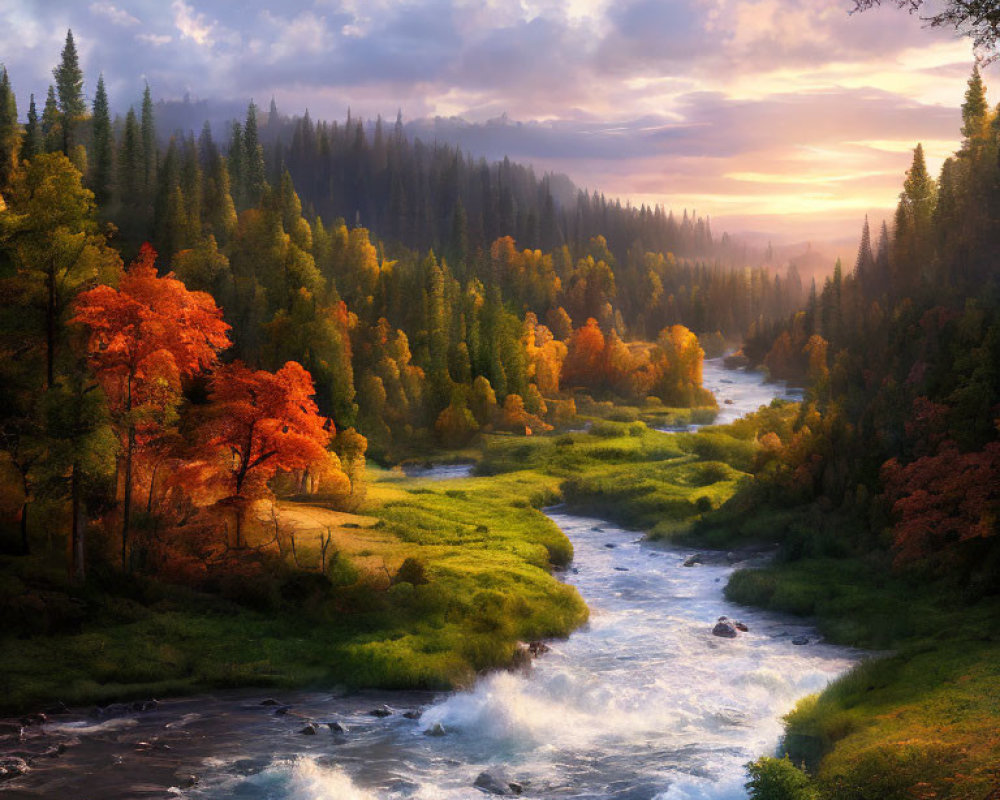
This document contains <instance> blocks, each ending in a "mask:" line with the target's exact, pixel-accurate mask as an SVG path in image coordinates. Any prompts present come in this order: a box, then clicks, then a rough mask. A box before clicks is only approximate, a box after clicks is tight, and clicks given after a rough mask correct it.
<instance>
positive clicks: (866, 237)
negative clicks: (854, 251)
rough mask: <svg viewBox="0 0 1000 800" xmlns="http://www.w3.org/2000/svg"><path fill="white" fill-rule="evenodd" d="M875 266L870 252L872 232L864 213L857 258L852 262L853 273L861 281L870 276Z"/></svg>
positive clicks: (873, 257)
mask: <svg viewBox="0 0 1000 800" xmlns="http://www.w3.org/2000/svg"><path fill="white" fill-rule="evenodd" d="M874 268H875V256H874V255H873V254H872V232H871V228H870V227H869V226H868V215H867V214H866V215H865V224H864V226H863V227H862V228H861V244H860V245H858V259H857V261H856V262H855V263H854V274H855V275H856V276H857V277H858V278H859V279H860V280H862V281H867V280H869V279H870V278H871V275H872V271H873V269H874Z"/></svg>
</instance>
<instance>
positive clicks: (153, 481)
mask: <svg viewBox="0 0 1000 800" xmlns="http://www.w3.org/2000/svg"><path fill="white" fill-rule="evenodd" d="M159 468H160V465H159V464H155V465H154V466H153V475H152V477H150V479H149V496H148V497H147V498H146V513H147V514H152V513H153V489H154V488H155V487H156V472H157V470H159Z"/></svg>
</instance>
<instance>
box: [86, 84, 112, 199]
mask: <svg viewBox="0 0 1000 800" xmlns="http://www.w3.org/2000/svg"><path fill="white" fill-rule="evenodd" d="M93 137H94V139H93V153H94V155H93V159H94V168H93V172H92V174H91V180H90V184H91V189H92V190H93V192H94V199H95V200H97V203H98V205H104V204H106V203H107V202H108V201H109V200H110V199H111V189H112V180H113V176H114V163H113V155H112V147H113V138H112V134H111V115H110V112H109V110H108V94H107V91H106V90H105V88H104V75H101V76H100V77H99V78H98V79H97V94H96V95H95V96H94V128H93Z"/></svg>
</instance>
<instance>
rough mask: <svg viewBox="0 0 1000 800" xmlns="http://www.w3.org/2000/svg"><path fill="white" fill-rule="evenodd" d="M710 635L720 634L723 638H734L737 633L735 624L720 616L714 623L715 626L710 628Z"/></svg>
mask: <svg viewBox="0 0 1000 800" xmlns="http://www.w3.org/2000/svg"><path fill="white" fill-rule="evenodd" d="M712 635H713V636H721V637H722V638H723V639H735V638H736V635H737V634H736V625H735V624H734V623H732V622H730V621H729V620H728V619H726V618H725V617H720V618H719V621H718V622H716V623H715V627H714V628H712Z"/></svg>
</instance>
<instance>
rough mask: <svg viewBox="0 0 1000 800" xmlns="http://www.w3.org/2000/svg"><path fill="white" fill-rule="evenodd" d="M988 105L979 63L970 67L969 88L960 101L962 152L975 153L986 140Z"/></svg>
mask: <svg viewBox="0 0 1000 800" xmlns="http://www.w3.org/2000/svg"><path fill="white" fill-rule="evenodd" d="M988 119H989V106H988V105H987V104H986V87H985V86H984V85H983V78H982V76H981V75H980V74H979V65H978V64H976V65H975V66H974V67H973V68H972V75H971V76H970V77H969V88H968V89H966V91H965V102H964V103H962V137H963V142H962V152H963V153H969V154H975V153H976V152H978V150H979V148H980V147H981V146H982V145H983V143H984V142H985V140H986V134H987V122H988Z"/></svg>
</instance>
